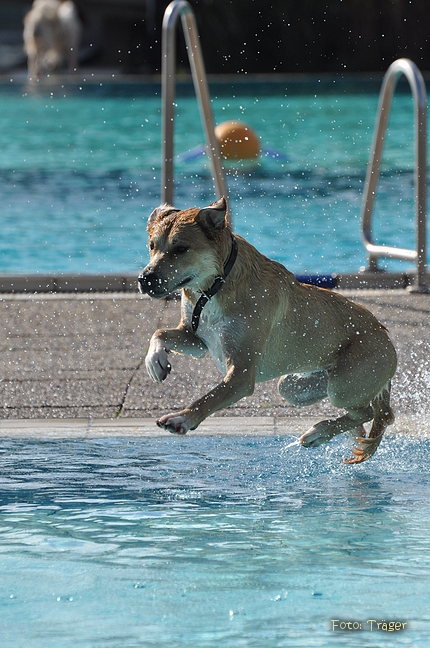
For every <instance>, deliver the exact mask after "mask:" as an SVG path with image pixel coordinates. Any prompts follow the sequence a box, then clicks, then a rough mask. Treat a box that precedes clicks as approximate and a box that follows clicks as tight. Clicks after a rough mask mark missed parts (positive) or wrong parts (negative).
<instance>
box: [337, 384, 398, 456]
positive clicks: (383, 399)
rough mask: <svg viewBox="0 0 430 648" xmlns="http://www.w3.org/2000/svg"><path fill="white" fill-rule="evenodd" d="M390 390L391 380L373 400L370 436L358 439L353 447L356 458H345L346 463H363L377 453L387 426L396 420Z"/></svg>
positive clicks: (352, 450)
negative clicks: (391, 404) (391, 405)
mask: <svg viewBox="0 0 430 648" xmlns="http://www.w3.org/2000/svg"><path fill="white" fill-rule="evenodd" d="M390 391H391V381H390V380H389V381H388V382H387V383H386V384H385V385H384V386H383V388H382V389H381V391H380V392H379V393H378V394H376V396H375V398H374V399H373V400H372V408H373V423H372V428H371V430H370V432H369V436H368V437H367V438H366V437H359V438H358V439H357V446H356V447H355V448H352V449H351V452H352V454H353V455H354V458H353V459H345V463H348V464H352V463H361V462H362V461H366V459H369V457H371V456H372V455H373V454H375V452H376V450H377V449H378V446H379V444H380V443H381V440H382V436H383V434H384V432H385V428H386V427H388V426H389V425H391V423H393V422H394V413H393V410H392V409H391V407H390Z"/></svg>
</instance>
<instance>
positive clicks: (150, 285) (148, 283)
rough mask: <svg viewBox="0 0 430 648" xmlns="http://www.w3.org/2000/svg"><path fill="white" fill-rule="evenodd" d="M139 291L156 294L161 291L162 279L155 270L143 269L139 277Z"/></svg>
mask: <svg viewBox="0 0 430 648" xmlns="http://www.w3.org/2000/svg"><path fill="white" fill-rule="evenodd" d="M137 281H138V286H139V291H140V292H141V293H143V294H149V295H155V294H156V293H158V292H159V291H160V287H161V286H160V284H161V282H160V279H159V278H158V277H157V275H156V274H155V272H151V271H146V272H145V270H143V272H141V273H140V275H139V276H138V278H137Z"/></svg>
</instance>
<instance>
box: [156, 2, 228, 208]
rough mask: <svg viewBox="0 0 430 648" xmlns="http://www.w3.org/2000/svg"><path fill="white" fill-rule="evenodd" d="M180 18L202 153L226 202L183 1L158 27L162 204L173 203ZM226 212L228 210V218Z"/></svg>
mask: <svg viewBox="0 0 430 648" xmlns="http://www.w3.org/2000/svg"><path fill="white" fill-rule="evenodd" d="M179 17H180V18H181V22H182V30H183V32H184V36H185V44H186V48H187V53H188V60H189V63H190V68H191V74H192V78H193V83H194V89H195V92H196V96H197V101H198V104H199V109H200V116H201V120H202V124H203V130H204V132H205V136H206V142H207V144H206V154H207V156H208V158H209V160H210V162H211V167H212V177H213V178H214V182H215V189H216V193H217V196H218V198H221V196H225V198H226V199H227V197H228V194H227V184H226V181H225V176H224V169H223V167H222V163H221V154H220V150H219V144H218V140H217V138H216V137H215V127H214V119H213V114H212V107H211V101H210V96H209V88H208V83H207V79H206V72H205V66H204V63H203V56H202V51H201V48H200V43H199V35H198V31H197V25H196V21H195V18H194V12H193V10H192V8H191V5H190V4H189V3H188V2H186V0H174V1H173V2H171V3H170V4H169V5H168V7H167V9H166V11H165V13H164V18H163V27H162V62H161V99H162V111H163V114H162V124H163V126H162V178H161V198H162V202H166V203H169V204H172V203H173V188H174V185H173V134H174V119H175V107H176V106H175V85H176V83H175V82H176V38H175V30H176V24H177V22H178V18H179ZM229 215H230V210H228V217H229Z"/></svg>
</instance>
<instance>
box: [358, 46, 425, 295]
mask: <svg viewBox="0 0 430 648" xmlns="http://www.w3.org/2000/svg"><path fill="white" fill-rule="evenodd" d="M402 74H404V75H405V76H406V78H407V80H408V82H409V85H410V88H411V90H412V95H413V98H414V111H415V138H416V151H415V214H416V221H417V249H416V250H410V249H405V248H397V247H391V246H388V245H375V243H373V240H372V232H371V221H372V211H373V205H374V202H375V197H376V188H377V184H378V179H379V173H380V168H381V161H382V152H383V148H384V142H385V134H386V131H387V124H388V118H389V116H390V109H391V103H392V100H393V94H394V90H395V87H396V84H397V81H398V79H399V77H400V76H401V75H402ZM426 120H427V93H426V87H425V82H424V79H423V77H422V74H421V72H420V71H419V69H418V68H417V66H416V65H415V63H413V62H412V61H410V60H409V59H404V58H402V59H398V60H397V61H394V63H392V64H391V65H390V67H389V68H388V70H387V72H386V74H385V77H384V80H383V82H382V87H381V92H380V95H379V104H378V112H377V117H376V124H375V132H374V136H373V142H372V154H371V156H370V160H369V164H368V167H367V175H366V182H365V186H364V194H363V206H362V212H361V221H362V235H363V242H364V246H365V248H366V250H367V253H368V259H369V265H368V268H367V270H368V271H370V272H377V271H378V258H379V257H386V258H392V259H403V260H406V261H415V262H416V276H415V279H414V285H413V286H412V289H413V290H415V291H419V292H425V291H427V290H428V285H427V275H426V203H427V150H426V149H427V145H426V140H427V126H426Z"/></svg>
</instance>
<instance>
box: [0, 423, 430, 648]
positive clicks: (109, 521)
mask: <svg viewBox="0 0 430 648" xmlns="http://www.w3.org/2000/svg"><path fill="white" fill-rule="evenodd" d="M290 443H291V438H288V437H251V436H249V437H245V436H244V437H198V436H196V437H192V438H173V437H172V438H165V437H164V438H151V439H147V438H146V439H143V438H142V439H128V440H127V439H119V438H118V439H102V440H95V439H93V440H75V441H72V440H51V441H45V442H43V441H39V442H35V441H28V440H25V441H19V440H11V439H10V440H7V439H2V440H1V441H0V493H1V500H0V531H1V532H0V632H1V636H2V647H3V648H18V647H20V646H31V647H32V648H39V647H40V648H50V647H54V646H55V647H56V646H60V645H61V646H73V647H74V648H84V647H85V648H86V647H90V646H91V647H93V646H97V645H100V646H118V647H121V648H128V647H131V646H178V647H179V646H184V647H188V646H191V645H195V646H199V647H204V646H207V647H208V648H209V647H210V648H212V647H213V646H220V647H221V648H222V647H224V646H255V647H257V646H258V647H260V646H267V647H271V646H294V647H297V646H306V647H307V648H308V647H312V646H324V647H325V646H352V647H354V646H366V647H367V646H369V647H370V646H393V645H396V646H414V647H417V646H428V636H429V623H430V605H429V603H430V600H429V589H430V507H429V501H428V493H429V485H430V484H429V482H430V474H429V467H428V460H427V457H428V455H429V451H430V441H429V440H428V439H424V438H420V439H412V438H409V437H408V436H406V435H398V436H386V437H385V439H384V441H383V442H382V445H381V447H380V449H379V450H378V453H377V454H376V455H375V457H373V458H372V459H371V460H370V461H368V462H366V463H365V464H363V465H359V466H355V467H348V466H345V465H343V464H342V462H341V460H342V458H343V457H344V456H346V454H348V448H347V443H348V442H347V441H346V439H345V438H343V439H338V440H336V441H334V442H332V443H330V444H328V445H326V446H321V447H320V448H318V449H316V450H314V451H309V450H305V449H304V448H297V447H291V446H290ZM287 446H290V447H287ZM332 620H337V621H338V623H340V622H342V621H343V622H346V621H349V622H352V623H356V624H361V629H357V630H355V631H344V632H341V631H339V630H338V629H337V628H336V629H335V631H333V621H332ZM368 621H375V622H378V623H380V624H381V626H380V627H381V630H379V631H378V630H377V627H376V626H375V625H374V624H372V630H371V629H370V625H369V624H368ZM384 621H385V622H386V623H387V624H388V623H389V622H390V621H396V622H401V623H405V624H406V626H404V629H403V630H402V631H393V632H392V633H388V632H384V631H383V630H382V623H383V622H384Z"/></svg>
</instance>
